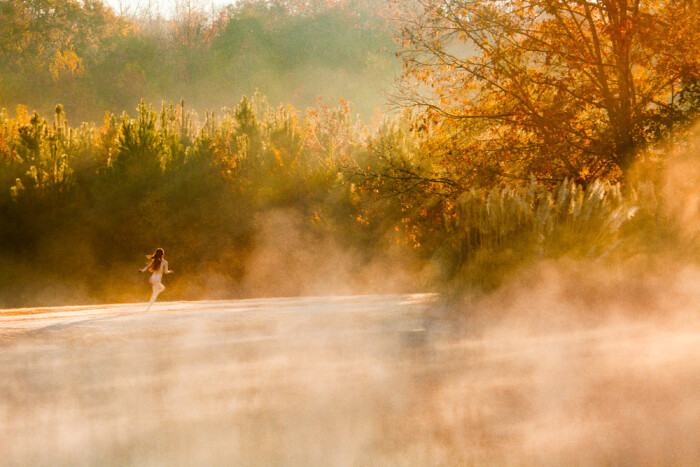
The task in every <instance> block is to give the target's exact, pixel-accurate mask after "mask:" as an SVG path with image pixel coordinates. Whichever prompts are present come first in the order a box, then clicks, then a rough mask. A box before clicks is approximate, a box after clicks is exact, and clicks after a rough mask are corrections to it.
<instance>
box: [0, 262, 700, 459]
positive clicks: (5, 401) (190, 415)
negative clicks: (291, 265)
mask: <svg viewBox="0 0 700 467" xmlns="http://www.w3.org/2000/svg"><path fill="white" fill-rule="evenodd" d="M552 271H553V270H550V272H547V271H544V272H543V273H542V275H541V276H540V279H541V281H540V283H539V285H537V286H535V287H534V288H530V289H529V290H525V289H522V288H521V286H520V285H514V286H513V288H512V289H511V290H509V291H508V292H504V293H503V295H501V296H500V297H493V299H492V300H491V301H490V302H484V303H483V304H481V305H480V306H482V307H484V308H483V309H484V310H487V311H488V308H489V307H490V306H498V307H500V308H501V309H502V310H504V311H505V312H506V314H507V315H508V316H512V317H513V319H500V320H495V319H490V320H482V321H481V324H480V325H476V324H474V322H472V321H465V322H463V323H462V324H459V323H458V321H456V320H455V319H454V316H452V315H450V314H446V313H447V310H445V309H444V307H443V306H442V305H441V304H440V302H439V301H437V297H436V296H434V295H373V296H348V297H337V296H336V297H333V296H330V297H319V298H293V299H259V300H240V301H209V302H166V303H157V304H156V306H155V307H154V308H153V310H152V312H150V313H143V304H134V305H119V306H116V305H115V306H111V307H99V306H95V307H81V308H70V307H63V308H57V309H24V310H18V311H12V310H4V311H2V312H1V313H0V319H1V320H2V328H3V330H4V331H3V338H2V341H1V342H0V347H2V351H1V352H0V414H1V415H2V416H1V417H0V439H2V440H3V443H0V456H1V457H2V459H4V463H5V464H6V465H69V464H70V465H76V464H77V465H86V464H89V465H95V464H100V465H122V464H131V465H144V464H149V465H153V464H158V465H163V464H167V465H193V464H196V465H212V464H216V465H221V464H227V465H260V464H264V465H357V464H361V465H366V464H375V465H376V464H379V465H465V464H478V465H494V464H497V465H515V464H517V465H599V464H612V465H639V464H640V463H641V464H646V465H693V464H697V463H698V462H700V447H699V446H698V444H697V438H696V436H695V435H696V433H697V432H698V430H700V400H699V399H698V398H697V391H696V388H697V387H700V363H699V362H700V320H699V319H698V317H697V312H696V311H695V306H694V303H697V301H696V298H697V294H696V292H695V289H694V288H691V287H689V285H690V282H685V281H678V282H676V284H677V285H675V286H672V287H671V288H670V289H666V292H665V294H664V296H665V297H666V299H665V300H664V301H659V302H658V303H656V304H655V305H652V306H651V307H650V308H649V310H647V311H649V313H647V315H646V316H643V317H642V316H640V315H636V316H630V315H629V314H626V313H616V312H613V311H611V308H614V307H615V303H614V302H615V300H614V299H610V300H606V302H605V303H599V305H600V306H601V307H599V308H598V310H600V311H601V313H606V314H607V316H606V317H604V318H599V319H596V320H588V319H586V318H585V316H584V315H583V314H581V313H580V311H581V309H580V307H579V305H580V304H577V303H576V301H575V300H574V301H569V300H563V299H562V298H561V297H562V295H561V294H562V293H563V292H566V289H567V287H570V286H571V284H565V283H564V281H563V280H562V279H561V277H562V276H561V275H560V274H558V275H556V276H555V275H554V274H552ZM691 274H692V277H691ZM685 276H686V277H687V279H688V281H691V280H696V279H699V278H700V274H699V273H698V271H693V272H688V274H686V275H685ZM666 285H668V284H666ZM671 297H674V299H673V300H670V298H671ZM608 304H609V305H610V306H611V308H609V309H607V310H606V309H605V306H606V305H608ZM652 308H653V309H652ZM640 311H643V310H640ZM662 313H663V316H662Z"/></svg>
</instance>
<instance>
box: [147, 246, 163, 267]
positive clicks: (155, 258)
mask: <svg viewBox="0 0 700 467" xmlns="http://www.w3.org/2000/svg"><path fill="white" fill-rule="evenodd" d="M164 254H165V251H163V249H162V248H158V249H156V252H155V253H153V254H152V255H150V256H149V255H146V257H147V258H149V259H150V260H151V266H150V267H149V268H148V270H149V271H151V272H155V271H157V270H158V269H159V268H160V263H161V262H162V261H163V255H164Z"/></svg>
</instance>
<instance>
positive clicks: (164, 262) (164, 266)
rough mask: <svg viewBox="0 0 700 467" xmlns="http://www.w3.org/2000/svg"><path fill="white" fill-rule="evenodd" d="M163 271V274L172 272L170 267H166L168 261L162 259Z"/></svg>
mask: <svg viewBox="0 0 700 467" xmlns="http://www.w3.org/2000/svg"><path fill="white" fill-rule="evenodd" d="M163 271H164V272H165V274H170V273H171V272H173V270H172V269H168V262H167V261H165V260H163Z"/></svg>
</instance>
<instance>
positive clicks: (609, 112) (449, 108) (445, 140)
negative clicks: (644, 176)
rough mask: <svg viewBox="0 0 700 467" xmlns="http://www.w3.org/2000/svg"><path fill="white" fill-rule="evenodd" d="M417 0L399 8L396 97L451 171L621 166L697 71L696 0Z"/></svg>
mask: <svg viewBox="0 0 700 467" xmlns="http://www.w3.org/2000/svg"><path fill="white" fill-rule="evenodd" d="M416 4H417V5H418V8H417V9H414V10H408V11H406V10H404V11H403V15H402V18H403V21H404V23H403V28H402V34H401V40H402V43H403V46H404V49H403V51H402V52H401V54H402V55H403V59H404V75H403V77H404V81H403V83H402V92H401V95H400V102H401V103H402V104H408V105H410V106H417V107H419V108H420V109H422V111H423V114H422V125H423V126H424V127H426V128H427V129H429V130H433V131H436V134H437V138H439V141H438V142H437V143H436V144H434V147H433V149H434V152H433V155H434V156H436V157H439V158H441V159H442V160H443V161H448V162H449V163H448V164H447V165H448V166H449V170H450V171H451V175H452V178H453V179H456V180H461V181H462V182H468V181H473V180H472V179H473V169H474V168H475V167H478V168H482V169H485V172H486V173H487V174H488V176H489V177H495V179H500V178H502V177H515V178H527V177H529V175H530V174H534V175H536V176H537V177H538V178H540V179H551V180H560V179H563V178H566V177H568V178H573V179H576V180H579V181H581V182H583V183H587V182H588V181H590V180H592V179H593V178H596V177H609V178H625V177H627V176H629V174H630V173H631V172H632V171H633V168H634V166H635V162H636V161H637V160H638V157H639V155H640V154H641V153H642V152H643V151H644V150H645V149H648V148H649V144H650V143H652V142H653V141H654V135H652V132H650V131H649V127H650V123H651V122H654V121H655V120H657V119H658V118H659V116H660V115H663V114H669V109H671V110H672V109H674V108H676V107H683V106H685V107H687V105H688V102H689V101H688V99H687V98H686V99H681V97H682V96H684V95H687V93H685V94H684V93H683V92H682V90H683V89H685V87H689V86H694V84H693V83H696V82H697V79H698V77H699V76H700V61H698V57H699V56H700V13H699V9H700V4H699V2H697V0H680V1H679V0H598V1H595V0H568V1H566V0H514V1H508V2H503V1H501V0H417V1H416ZM684 111H687V109H685V110H684ZM670 113H671V114H673V113H674V112H670ZM441 148H443V149H441ZM470 177H471V178H470ZM490 180H491V179H490ZM491 181H492V180H491Z"/></svg>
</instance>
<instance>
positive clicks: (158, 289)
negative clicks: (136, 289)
mask: <svg viewBox="0 0 700 467" xmlns="http://www.w3.org/2000/svg"><path fill="white" fill-rule="evenodd" d="M151 285H152V286H153V291H152V292H151V299H150V300H149V301H148V307H147V308H146V311H148V310H150V309H151V305H153V302H155V301H156V298H158V294H159V293H161V292H162V291H163V290H165V286H164V285H163V284H161V283H160V282H154V283H153V284H151Z"/></svg>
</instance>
